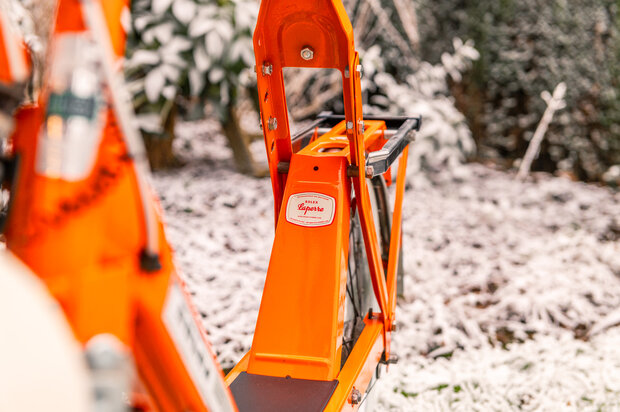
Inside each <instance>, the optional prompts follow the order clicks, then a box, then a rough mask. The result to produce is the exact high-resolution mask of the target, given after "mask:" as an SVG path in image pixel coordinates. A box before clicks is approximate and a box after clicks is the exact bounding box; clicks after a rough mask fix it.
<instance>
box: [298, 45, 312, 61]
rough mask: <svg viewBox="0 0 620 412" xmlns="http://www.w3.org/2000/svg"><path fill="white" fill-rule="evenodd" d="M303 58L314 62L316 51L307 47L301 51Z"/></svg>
mask: <svg viewBox="0 0 620 412" xmlns="http://www.w3.org/2000/svg"><path fill="white" fill-rule="evenodd" d="M301 58H302V59H304V60H312V59H313V58H314V50H312V47H310V46H305V47H304V48H303V49H301Z"/></svg>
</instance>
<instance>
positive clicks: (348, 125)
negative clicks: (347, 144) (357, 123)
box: [347, 122, 353, 130]
mask: <svg viewBox="0 0 620 412" xmlns="http://www.w3.org/2000/svg"><path fill="white" fill-rule="evenodd" d="M347 130H353V122H347Z"/></svg>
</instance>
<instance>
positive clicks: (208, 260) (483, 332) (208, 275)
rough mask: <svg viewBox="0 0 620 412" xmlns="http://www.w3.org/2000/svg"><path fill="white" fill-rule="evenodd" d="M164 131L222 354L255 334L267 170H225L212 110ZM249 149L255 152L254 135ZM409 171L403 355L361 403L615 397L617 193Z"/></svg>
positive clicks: (477, 403)
mask: <svg viewBox="0 0 620 412" xmlns="http://www.w3.org/2000/svg"><path fill="white" fill-rule="evenodd" d="M414 144H415V143H414ZM175 145H176V149H177V153H179V154H180V156H181V158H182V159H183V160H184V161H185V162H186V165H185V166H184V167H183V168H181V169H178V170H174V171H169V172H165V173H158V174H156V175H155V178H154V181H155V186H156V189H157V190H158V192H159V193H160V195H161V202H162V206H163V208H164V210H165V218H166V221H167V234H168V237H169V240H170V242H171V243H172V245H173V246H174V247H175V249H176V261H177V265H178V266H177V267H178V269H179V272H180V273H181V275H182V276H183V277H184V278H185V279H186V281H187V282H188V286H189V289H190V291H191V293H192V295H193V299H194V302H195V304H196V305H197V307H198V310H199V311H200V313H201V314H202V315H203V321H204V324H205V327H206V328H207V331H208V333H209V335H210V340H211V342H212V344H213V347H214V349H215V351H216V352H217V355H218V358H219V360H220V362H221V363H222V365H223V366H224V367H225V368H229V367H232V366H233V365H234V364H235V363H236V362H237V361H238V360H239V359H240V358H241V356H243V354H244V353H245V352H246V351H247V350H248V349H249V347H250V345H251V342H252V333H253V330H254V324H255V322H256V316H257V312H258V307H259V304H260V298H261V293H262V287H263V283H264V279H265V273H266V271H267V267H268V263H269V254H270V251H271V246H272V241H273V236H274V230H273V198H272V190H271V182H270V181H269V179H268V178H267V179H255V178H251V177H247V176H243V175H240V174H238V173H237V172H236V171H235V170H234V164H233V161H232V153H231V151H230V149H229V148H228V147H227V145H226V139H225V138H224V137H223V136H222V135H221V133H220V131H219V124H218V123H217V122H216V121H212V120H206V121H202V122H199V123H183V124H180V125H179V127H178V138H177V140H176V141H175ZM252 150H253V152H254V155H255V156H256V157H257V158H259V159H262V161H265V154H264V145H263V143H262V142H261V141H258V142H255V143H253V145H252ZM411 177H413V179H410V182H411V183H410V184H409V187H408V191H407V192H406V196H405V203H404V209H403V219H404V221H403V233H404V238H403V252H404V264H405V274H406V275H405V297H404V299H401V301H400V302H399V307H398V310H397V322H398V324H399V329H398V331H397V333H396V334H395V335H394V338H393V339H394V344H393V347H394V350H395V352H396V353H398V355H399V356H400V359H401V361H400V363H399V364H398V365H396V367H394V366H392V367H391V370H390V372H389V373H387V374H385V373H384V374H383V376H384V378H383V379H381V380H380V381H379V383H378V385H381V386H380V387H382V388H384V389H385V390H383V391H380V396H379V402H380V404H379V406H378V407H376V408H374V409H373V410H391V411H401V410H402V411H408V410H545V411H546V410H549V411H552V410H597V409H598V408H600V409H601V410H618V409H619V408H620V404H619V403H618V402H619V401H618V399H620V398H619V395H620V386H619V382H620V381H619V380H618V379H616V378H615V377H617V376H620V351H618V350H617V348H618V347H620V328H617V327H613V326H614V324H615V320H616V319H617V308H618V307H620V244H619V242H618V241H617V239H616V238H615V237H614V236H615V232H613V230H614V229H613V228H615V226H614V225H615V220H614V219H617V216H618V212H619V211H620V194H619V193H613V192H612V191H610V190H607V189H605V188H600V187H595V186H592V185H586V184H582V183H575V182H571V181H569V180H565V179H561V178H554V177H550V176H548V175H543V174H535V175H534V176H533V177H532V178H531V179H530V180H528V181H525V182H519V181H516V180H515V179H514V175H513V174H508V173H504V172H499V171H495V170H492V169H490V168H487V167H484V166H482V165H477V164H471V165H466V166H462V167H461V168H459V169H458V170H457V173H454V171H451V172H450V173H444V174H442V173H439V174H433V175H430V176H429V177H426V178H420V176H419V175H417V176H416V175H412V176H411ZM612 232H613V233H612ZM595 325H596V326H595ZM590 329H592V332H596V334H593V335H594V336H590V335H589V334H588V332H589V330H590ZM582 339H583V340H582ZM588 339H589V340H588ZM448 358H449V359H448ZM416 394H417V395H416Z"/></svg>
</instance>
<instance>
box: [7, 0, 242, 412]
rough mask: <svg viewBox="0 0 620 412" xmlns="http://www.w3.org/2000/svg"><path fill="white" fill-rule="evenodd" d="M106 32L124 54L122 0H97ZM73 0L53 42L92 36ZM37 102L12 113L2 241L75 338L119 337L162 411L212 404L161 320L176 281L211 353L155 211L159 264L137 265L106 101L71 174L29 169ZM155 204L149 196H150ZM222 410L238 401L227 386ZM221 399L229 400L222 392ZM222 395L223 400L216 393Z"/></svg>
mask: <svg viewBox="0 0 620 412" xmlns="http://www.w3.org/2000/svg"><path fill="white" fill-rule="evenodd" d="M100 4H101V6H102V7H103V11H104V14H105V17H106V20H107V23H108V29H109V31H110V37H111V40H112V43H113V46H114V49H115V51H116V53H117V56H122V54H123V50H124V42H125V38H124V34H123V32H122V29H121V26H120V14H121V11H122V9H123V8H124V7H126V6H127V4H126V2H125V1H123V0H101V1H100ZM81 7H83V6H82V5H81V4H80V1H78V0H60V1H59V4H58V10H57V17H56V25H55V29H54V33H53V35H52V38H51V41H50V44H51V45H52V46H51V47H53V42H54V39H55V38H58V37H59V36H63V35H65V34H67V33H69V34H76V33H82V34H85V35H88V33H87V29H86V27H85V24H84V21H83V18H82V17H83V13H82V9H81ZM41 95H42V98H41V101H40V103H39V105H38V106H34V107H28V108H24V109H22V110H21V111H20V112H19V113H18V114H17V119H16V120H17V122H16V124H17V130H16V133H15V134H14V136H13V138H12V139H13V146H14V151H15V154H17V155H19V156H20V159H21V161H20V167H19V171H18V175H19V179H18V184H17V187H15V188H12V198H13V200H12V201H13V207H12V210H11V212H10V216H9V220H8V222H7V229H6V237H7V246H8V248H9V249H10V250H11V251H12V252H13V253H14V254H15V255H16V256H18V257H19V258H20V259H21V260H22V261H24V262H25V263H26V264H27V265H28V266H29V267H30V268H31V269H32V270H33V271H34V272H35V273H36V274H37V275H38V276H39V277H40V278H41V279H42V280H43V281H44V282H45V283H46V285H47V287H48V288H49V290H50V291H51V293H52V294H53V296H54V297H55V298H56V299H57V300H58V302H59V303H60V305H61V307H62V308H63V310H64V312H65V314H66V317H67V319H68V320H69V322H70V324H71V326H72V328H73V331H74V333H75V336H76V338H77V340H78V341H80V342H81V343H83V344H86V343H87V342H88V341H89V340H90V339H91V338H92V337H94V336H95V335H98V334H102V333H107V334H112V335H114V336H116V337H117V338H118V339H119V340H120V341H121V342H122V343H124V344H125V345H126V347H127V348H128V350H130V351H131V352H132V353H133V355H134V360H135V364H136V366H137V370H138V372H139V375H140V377H141V380H142V382H143V383H144V385H145V387H146V388H147V389H148V391H149V393H150V395H151V397H150V398H151V401H152V405H151V406H152V407H153V408H154V409H155V410H159V411H166V412H167V411H170V412H177V411H189V410H191V411H208V410H210V408H209V407H208V406H207V405H209V404H211V403H210V402H211V401H209V400H207V401H206V402H205V401H204V400H203V399H204V398H203V397H202V396H201V388H199V387H198V386H197V384H196V383H195V382H194V381H193V380H192V378H191V371H190V368H189V367H188V366H187V364H186V363H185V362H184V361H183V357H182V353H181V349H179V348H178V347H177V346H176V345H175V342H174V341H173V337H172V333H171V332H170V331H169V330H168V328H167V327H166V325H165V324H164V320H163V311H164V307H165V305H166V299H167V297H168V296H169V294H170V293H171V288H172V287H177V286H178V287H180V289H181V294H182V299H183V300H184V301H185V303H186V305H187V309H188V310H189V311H190V312H191V314H192V315H193V316H192V317H193V321H194V323H195V325H194V326H195V328H197V329H198V331H199V332H198V333H199V336H200V337H199V340H200V341H202V342H198V343H197V344H198V345H200V344H201V343H202V345H204V350H205V351H206V352H207V353H208V354H209V355H210V356H211V357H212V358H213V361H214V362H215V363H216V365H217V362H216V361H215V357H214V355H213V351H212V350H211V347H210V345H209V343H208V341H207V335H206V332H205V331H204V329H203V327H202V325H201V324H200V322H199V316H198V315H197V313H196V311H195V310H194V308H193V306H192V305H191V301H190V299H189V295H188V294H187V293H186V292H185V287H184V284H183V282H182V280H181V279H180V278H179V277H178V276H177V274H176V272H175V269H174V265H173V262H172V255H171V250H170V247H169V246H168V244H167V242H166V239H165V235H164V231H163V225H162V223H161V217H158V220H159V241H160V253H161V255H160V262H161V264H162V267H161V269H159V270H157V271H154V272H146V271H144V270H142V269H141V266H140V259H139V257H140V252H141V251H142V250H143V249H144V244H145V241H146V240H145V236H144V223H143V222H144V218H143V216H142V213H143V209H142V207H141V205H140V197H139V190H138V187H137V181H136V171H135V168H134V167H133V166H132V159H131V158H130V157H129V156H128V149H127V147H126V145H125V142H124V141H123V139H122V136H121V131H120V129H119V127H118V125H117V123H116V120H115V118H114V113H113V112H112V110H111V109H107V110H108V113H107V121H106V125H105V127H104V129H103V132H102V133H103V136H102V140H101V144H100V146H99V149H98V154H97V160H96V162H95V165H94V167H93V169H92V171H91V173H90V175H89V176H88V177H86V178H85V179H83V180H80V181H75V182H70V181H65V180H62V179H54V178H49V177H47V176H44V175H41V174H38V173H37V172H36V171H35V156H36V153H37V145H38V136H39V133H40V129H41V127H43V125H44V113H45V107H46V93H45V91H44V92H43V93H42V94H41ZM152 201H153V202H155V203H156V202H157V199H156V198H155V196H153V199H152ZM217 369H218V370H217V371H216V374H219V377H216V379H220V380H221V385H222V389H223V390H224V392H225V394H224V398H225V402H228V404H229V405H230V407H229V408H227V410H231V411H234V410H236V407H235V406H234V402H233V400H232V396H231V395H230V393H229V391H228V390H227V389H226V388H225V385H224V383H223V375H222V373H221V370H220V369H219V366H218V367H217ZM226 398H227V399H226ZM220 401H221V399H220Z"/></svg>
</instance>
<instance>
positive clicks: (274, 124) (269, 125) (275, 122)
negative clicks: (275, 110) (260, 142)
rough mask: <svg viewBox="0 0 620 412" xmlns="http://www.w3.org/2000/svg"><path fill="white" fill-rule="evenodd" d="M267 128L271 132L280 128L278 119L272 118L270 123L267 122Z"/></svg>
mask: <svg viewBox="0 0 620 412" xmlns="http://www.w3.org/2000/svg"><path fill="white" fill-rule="evenodd" d="M267 128H268V129H269V130H276V129H277V128H278V119H276V118H275V117H270V118H269V121H268V122H267Z"/></svg>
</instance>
